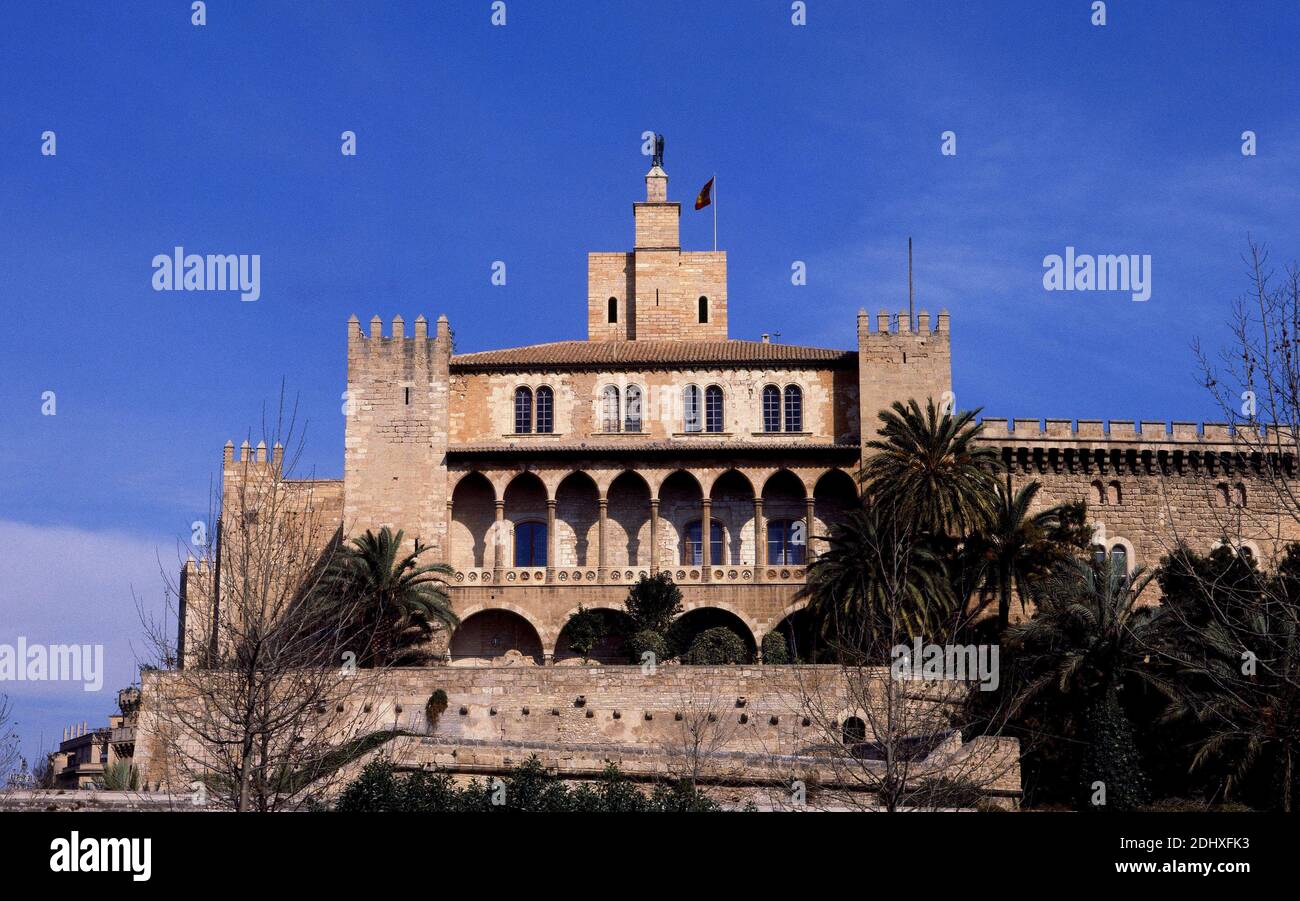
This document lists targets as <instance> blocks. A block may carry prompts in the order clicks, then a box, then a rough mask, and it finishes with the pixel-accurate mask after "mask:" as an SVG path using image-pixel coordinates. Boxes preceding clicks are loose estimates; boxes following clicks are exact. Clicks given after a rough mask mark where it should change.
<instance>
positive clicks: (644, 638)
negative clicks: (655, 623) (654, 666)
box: [627, 629, 671, 663]
mask: <svg viewBox="0 0 1300 901" xmlns="http://www.w3.org/2000/svg"><path fill="white" fill-rule="evenodd" d="M627 649H628V652H629V653H631V655H632V662H633V663H641V662H642V661H643V660H644V656H645V654H646V653H647V652H649V653H651V654H654V659H655V662H656V663H662V662H663V661H665V660H667V659H668V658H669V657H670V656H671V655H670V654H669V653H668V641H667V640H666V639H665V638H664V636H663V635H662V634H661V633H659V632H657V631H655V630H654V629H642V630H640V631H639V632H634V633H633V634H632V637H631V638H629V639H628V641H627Z"/></svg>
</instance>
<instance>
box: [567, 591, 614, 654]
mask: <svg viewBox="0 0 1300 901" xmlns="http://www.w3.org/2000/svg"><path fill="white" fill-rule="evenodd" d="M564 631H565V633H566V634H567V635H568V636H569V646H570V647H572V648H573V650H575V651H576V652H578V654H580V655H581V656H582V659H583V660H584V661H585V660H586V659H587V658H588V657H590V656H591V652H592V649H594V648H595V647H596V645H598V644H600V642H601V639H603V638H604V637H605V635H606V634H607V633H608V631H609V630H608V627H607V625H606V622H605V616H604V613H603V611H600V610H586V609H584V608H583V607H582V605H581V604H579V605H578V612H577V613H575V614H573V616H571V617H569V622H568V623H567V624H565V627H564Z"/></svg>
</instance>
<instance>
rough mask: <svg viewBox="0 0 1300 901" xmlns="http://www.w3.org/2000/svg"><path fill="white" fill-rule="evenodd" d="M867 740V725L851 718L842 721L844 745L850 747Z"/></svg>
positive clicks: (855, 718) (854, 717)
mask: <svg viewBox="0 0 1300 901" xmlns="http://www.w3.org/2000/svg"><path fill="white" fill-rule="evenodd" d="M866 740H867V724H866V723H864V722H862V720H860V719H859V718H858V717H856V716H851V717H849V718H848V719H846V720H845V721H844V744H846V745H849V746H850V747H851V746H853V745H856V744H861V743H862V742H864V741H866Z"/></svg>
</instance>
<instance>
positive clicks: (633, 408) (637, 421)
mask: <svg viewBox="0 0 1300 901" xmlns="http://www.w3.org/2000/svg"><path fill="white" fill-rule="evenodd" d="M623 431H625V432H639V431H641V389H640V388H638V387H637V386H636V385H628V386H627V396H626V410H625V411H624V416H623Z"/></svg>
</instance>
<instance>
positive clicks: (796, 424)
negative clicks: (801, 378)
mask: <svg viewBox="0 0 1300 901" xmlns="http://www.w3.org/2000/svg"><path fill="white" fill-rule="evenodd" d="M785 430H786V431H787V432H802V431H803V391H802V390H800V388H799V386H798V385H786V386H785Z"/></svg>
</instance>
